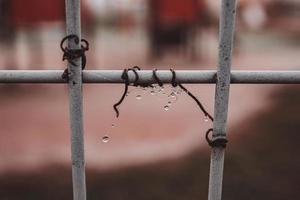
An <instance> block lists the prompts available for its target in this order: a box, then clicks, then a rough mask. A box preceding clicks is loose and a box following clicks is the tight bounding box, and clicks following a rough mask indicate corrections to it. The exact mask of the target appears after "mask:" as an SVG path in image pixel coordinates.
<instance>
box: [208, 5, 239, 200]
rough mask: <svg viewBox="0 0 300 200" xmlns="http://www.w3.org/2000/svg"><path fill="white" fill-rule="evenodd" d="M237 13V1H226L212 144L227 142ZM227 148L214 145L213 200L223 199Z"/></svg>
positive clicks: (223, 8)
mask: <svg viewBox="0 0 300 200" xmlns="http://www.w3.org/2000/svg"><path fill="white" fill-rule="evenodd" d="M235 13H236V2H235V0H222V9H221V16H220V39H219V40H220V41H219V63H218V71H217V84H216V93H215V107H214V126H213V138H212V141H216V140H220V139H226V122H227V111H228V100H229V87H230V75H231V73H230V68H231V55H232V44H233V35H234V34H233V33H234V23H235ZM224 155H225V147H222V146H214V147H212V151H211V163H210V175H209V191H208V199H209V200H221V198H222V182H223V167H224Z"/></svg>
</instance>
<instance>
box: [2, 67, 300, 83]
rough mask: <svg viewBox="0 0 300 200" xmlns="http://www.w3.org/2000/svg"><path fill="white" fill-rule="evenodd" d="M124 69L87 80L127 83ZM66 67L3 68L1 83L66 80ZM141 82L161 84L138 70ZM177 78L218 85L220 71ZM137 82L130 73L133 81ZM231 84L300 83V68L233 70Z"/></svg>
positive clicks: (165, 74)
mask: <svg viewBox="0 0 300 200" xmlns="http://www.w3.org/2000/svg"><path fill="white" fill-rule="evenodd" d="M122 73H123V70H84V71H83V72H82V82H83V83H87V84H90V83H99V84H102V83H110V84H117V83H120V84H123V83H124V80H123V79H122V78H121V76H122ZM62 74H63V70H0V83H52V84H56V83H63V84H64V83H66V81H65V80H64V79H63V78H62V77H61V75H62ZM138 74H139V83H140V84H151V83H157V81H156V79H155V78H154V77H153V73H152V71H151V70H141V71H138ZM157 76H158V78H159V80H161V81H162V82H163V83H171V81H172V73H171V72H170V71H169V70H158V71H157ZM176 80H177V81H178V82H179V83H183V84H184V83H187V84H201V83H203V84H215V83H216V71H212V70H176ZM134 81H135V75H134V73H133V72H129V82H130V83H133V82H134ZM230 81H231V84H299V83H300V71H299V70H297V71H231V80H230Z"/></svg>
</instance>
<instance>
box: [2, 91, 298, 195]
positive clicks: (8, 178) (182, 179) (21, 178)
mask: <svg viewBox="0 0 300 200" xmlns="http://www.w3.org/2000/svg"><path fill="white" fill-rule="evenodd" d="M271 98H272V100H273V102H274V104H273V105H272V107H271V108H270V110H269V111H264V112H263V111H262V112H261V113H259V114H258V115H256V116H254V117H252V118H251V119H249V120H247V121H246V122H245V123H244V124H241V125H240V126H239V127H238V128H237V129H236V131H235V132H236V133H238V132H242V133H238V134H237V135H238V136H236V137H234V138H232V139H231V138H230V136H229V139H230V143H229V145H228V148H227V151H226V159H225V172H224V183H223V186H224V189H223V199H224V200H229V199H230V200H235V199H236V200H240V199H247V200H248V199H250V200H252V199H253V200H254V199H255V200H260V199H261V200H266V199H272V200H282V199H298V197H299V193H300V159H298V157H299V154H300V148H299V145H298V144H299V142H300V131H299V130H300V115H299V112H300V87H299V86H288V87H283V88H281V89H279V90H278V91H277V92H275V93H274V94H273V95H272V96H271ZM258 103H259V102H258ZM241 112H242V111H241ZM229 134H235V133H229ZM69 168H70V167H69V166H66V167H63V166H49V167H45V168H43V169H40V170H38V171H35V172H32V173H17V172H11V173H7V174H5V175H2V176H1V177H0V199H1V200H2V199H9V200H16V199H31V200H35V199H45V200H47V199H72V186H71V185H72V183H71V171H70V170H69ZM208 173H209V148H207V151H203V150H201V151H200V150H197V151H195V152H193V153H192V154H190V155H189V156H187V157H185V158H181V159H179V160H175V161H168V162H167V161H166V162H161V163H156V164H151V165H146V166H139V167H130V168H126V169H121V170H114V171H106V172H99V171H96V170H87V197H88V199H89V200H93V199H95V200H96V199H97V200H98V199H101V200H141V199H142V200H153V199H159V200H170V199H172V200H196V199H197V200H199V199H207V190H208Z"/></svg>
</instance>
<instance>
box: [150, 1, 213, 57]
mask: <svg viewBox="0 0 300 200" xmlns="http://www.w3.org/2000/svg"><path fill="white" fill-rule="evenodd" d="M206 10H207V9H206V3H205V0H184V1H183V0H149V13H150V14H149V22H150V23H149V33H150V35H149V36H150V46H151V56H153V57H159V56H160V55H161V53H162V51H164V50H165V49H167V48H168V47H175V48H184V49H185V48H187V47H188V41H189V38H190V39H193V38H194V37H195V30H196V26H197V25H199V24H201V22H203V21H204V20H205V19H204V16H205V15H204V14H205V12H206Z"/></svg>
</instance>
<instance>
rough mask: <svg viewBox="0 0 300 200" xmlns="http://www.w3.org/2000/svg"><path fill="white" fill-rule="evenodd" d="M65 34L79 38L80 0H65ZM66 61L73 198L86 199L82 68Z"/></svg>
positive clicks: (72, 44)
mask: <svg viewBox="0 0 300 200" xmlns="http://www.w3.org/2000/svg"><path fill="white" fill-rule="evenodd" d="M66 25H67V35H71V34H75V35H77V36H78V37H79V38H81V26H80V0H66ZM79 41H80V40H79ZM68 47H69V48H70V49H80V48H81V46H80V44H78V43H76V42H75V41H74V40H69V42H68ZM72 61H73V62H74V65H73V64H72V63H68V70H69V73H70V75H69V101H70V126H71V153H72V158H71V159H72V179H73V199H74V200H85V199H86V182H85V159H84V137H83V109H82V108H83V106H82V70H81V59H80V58H79V59H75V60H72Z"/></svg>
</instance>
